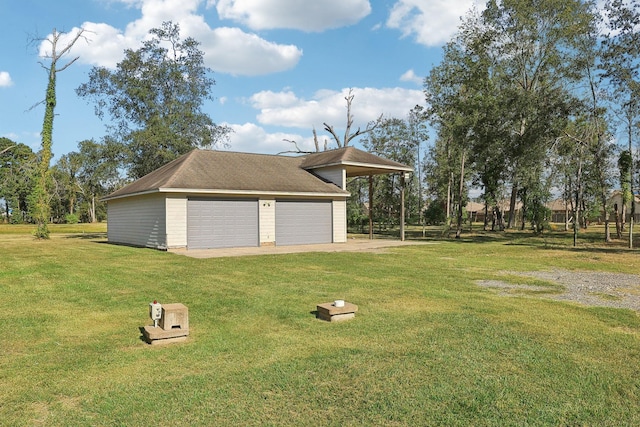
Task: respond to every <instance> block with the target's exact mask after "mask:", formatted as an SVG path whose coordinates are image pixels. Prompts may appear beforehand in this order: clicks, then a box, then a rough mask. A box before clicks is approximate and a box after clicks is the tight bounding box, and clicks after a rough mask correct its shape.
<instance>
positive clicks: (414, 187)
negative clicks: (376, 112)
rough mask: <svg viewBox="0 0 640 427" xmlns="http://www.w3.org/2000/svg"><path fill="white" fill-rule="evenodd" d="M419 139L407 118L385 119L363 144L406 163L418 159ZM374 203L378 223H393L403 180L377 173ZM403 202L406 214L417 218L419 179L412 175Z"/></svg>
mask: <svg viewBox="0 0 640 427" xmlns="http://www.w3.org/2000/svg"><path fill="white" fill-rule="evenodd" d="M420 142H422V141H421V139H419V136H418V135H412V129H411V124H410V122H409V120H402V119H398V118H386V119H382V120H381V121H380V124H379V126H376V128H375V129H372V130H371V131H370V132H369V133H368V135H367V136H366V137H365V138H364V139H363V141H362V145H363V146H364V147H365V148H366V150H367V151H368V152H370V153H373V154H375V155H377V156H381V157H384V158H386V159H389V160H393V161H396V162H399V163H402V164H406V165H415V164H416V162H417V153H418V150H417V148H418V145H419V143H420ZM373 184H374V185H373V189H374V197H373V199H374V200H375V204H374V206H373V207H370V208H372V209H373V212H374V217H376V218H377V219H378V223H379V224H387V225H395V224H397V223H398V220H400V216H399V209H398V208H399V206H401V200H400V192H401V189H402V188H401V186H402V185H403V180H402V179H399V178H398V176H397V175H382V176H376V177H375V179H374V183H373ZM406 193H407V195H408V196H407V197H406V203H405V205H406V206H407V207H408V209H407V212H408V213H409V216H413V218H414V219H415V218H418V215H419V210H418V181H417V179H416V177H415V175H412V178H411V179H410V180H409V182H408V183H407V190H406Z"/></svg>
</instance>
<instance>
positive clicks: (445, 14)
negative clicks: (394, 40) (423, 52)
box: [386, 0, 485, 46]
mask: <svg viewBox="0 0 640 427" xmlns="http://www.w3.org/2000/svg"><path fill="white" fill-rule="evenodd" d="M484 4H485V0H455V1H451V0H398V1H397V2H396V3H395V4H394V5H393V8H392V9H391V13H390V14H389V19H387V23H386V25H387V27H389V28H394V29H398V30H400V31H401V32H402V35H403V37H408V36H412V37H415V39H416V41H417V42H418V43H420V44H422V45H425V46H440V45H442V44H443V43H446V42H447V41H448V40H449V39H450V38H451V36H452V35H453V34H454V33H455V32H456V31H457V29H458V26H459V25H460V17H462V16H464V15H465V14H466V13H467V12H468V11H469V10H470V9H471V8H472V7H473V6H474V5H475V6H476V7H477V8H478V10H482V9H484Z"/></svg>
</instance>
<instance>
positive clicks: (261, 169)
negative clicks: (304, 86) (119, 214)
mask: <svg viewBox="0 0 640 427" xmlns="http://www.w3.org/2000/svg"><path fill="white" fill-rule="evenodd" d="M335 165H345V167H346V168H347V174H348V176H356V175H349V168H352V169H353V170H356V169H357V170H364V169H365V168H369V169H371V168H375V167H376V165H377V167H378V168H382V172H380V171H378V172H377V173H385V171H386V173H388V172H392V171H410V170H411V168H409V167H408V166H405V165H402V164H400V163H397V162H392V161H390V160H386V159H382V158H380V157H377V156H375V155H373V154H369V153H366V152H364V151H361V150H357V149H355V148H353V147H347V148H341V149H338V150H331V151H325V152H321V153H314V154H308V155H305V156H300V157H290V156H278V155H266V154H251V153H238V152H229V151H212V150H193V151H191V152H189V153H187V154H185V155H183V156H181V157H179V158H177V159H176V160H174V161H172V162H170V163H167V164H166V165H164V166H162V167H161V168H159V169H157V170H155V171H153V172H151V173H150V174H148V175H145V176H143V177H142V178H140V179H138V180H137V181H134V182H132V183H131V184H129V185H127V186H125V187H123V188H121V189H119V190H117V191H115V192H113V193H111V194H110V195H108V196H107V197H105V198H104V200H109V199H115V198H120V197H127V196H132V195H136V194H145V193H153V192H189V191H191V192H205V193H207V192H208V193H216V192H218V193H226V194H231V193H234V192H236V193H244V194H246V193H262V194H265V193H266V194H294V195H296V194H299V195H309V194H324V195H336V196H342V197H344V196H348V195H349V193H348V192H347V191H344V190H342V189H341V188H339V187H338V186H337V185H335V184H333V183H330V182H327V181H325V180H323V179H322V178H320V177H318V176H317V175H315V174H314V173H313V170H314V169H319V168H322V167H328V166H335ZM366 174H368V173H366Z"/></svg>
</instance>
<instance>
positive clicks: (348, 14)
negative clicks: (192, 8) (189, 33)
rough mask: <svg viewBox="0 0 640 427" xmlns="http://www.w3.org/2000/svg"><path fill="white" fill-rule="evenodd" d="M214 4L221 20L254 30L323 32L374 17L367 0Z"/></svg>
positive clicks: (233, 0)
mask: <svg viewBox="0 0 640 427" xmlns="http://www.w3.org/2000/svg"><path fill="white" fill-rule="evenodd" d="M210 3H211V2H210ZM215 3H216V9H217V10H218V14H219V15H220V18H222V19H230V20H233V21H235V22H240V23H242V24H243V25H246V26H248V27H249V28H251V29H253V30H266V29H274V28H288V29H295V30H301V31H308V32H313V31H323V30H326V29H330V28H339V27H344V26H347V25H351V24H355V23H356V22H358V21H360V20H361V19H362V18H364V17H365V16H367V15H369V13H371V5H370V4H369V1H368V0H323V1H302V0H218V1H217V2H215Z"/></svg>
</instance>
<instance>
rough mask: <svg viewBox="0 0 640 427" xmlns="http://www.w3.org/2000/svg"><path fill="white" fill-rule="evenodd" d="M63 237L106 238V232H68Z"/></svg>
mask: <svg viewBox="0 0 640 427" xmlns="http://www.w3.org/2000/svg"><path fill="white" fill-rule="evenodd" d="M65 238H66V239H83V240H92V239H106V238H107V233H103V232H100V233H78V234H69V235H68V236H65ZM101 243H102V242H101Z"/></svg>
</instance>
